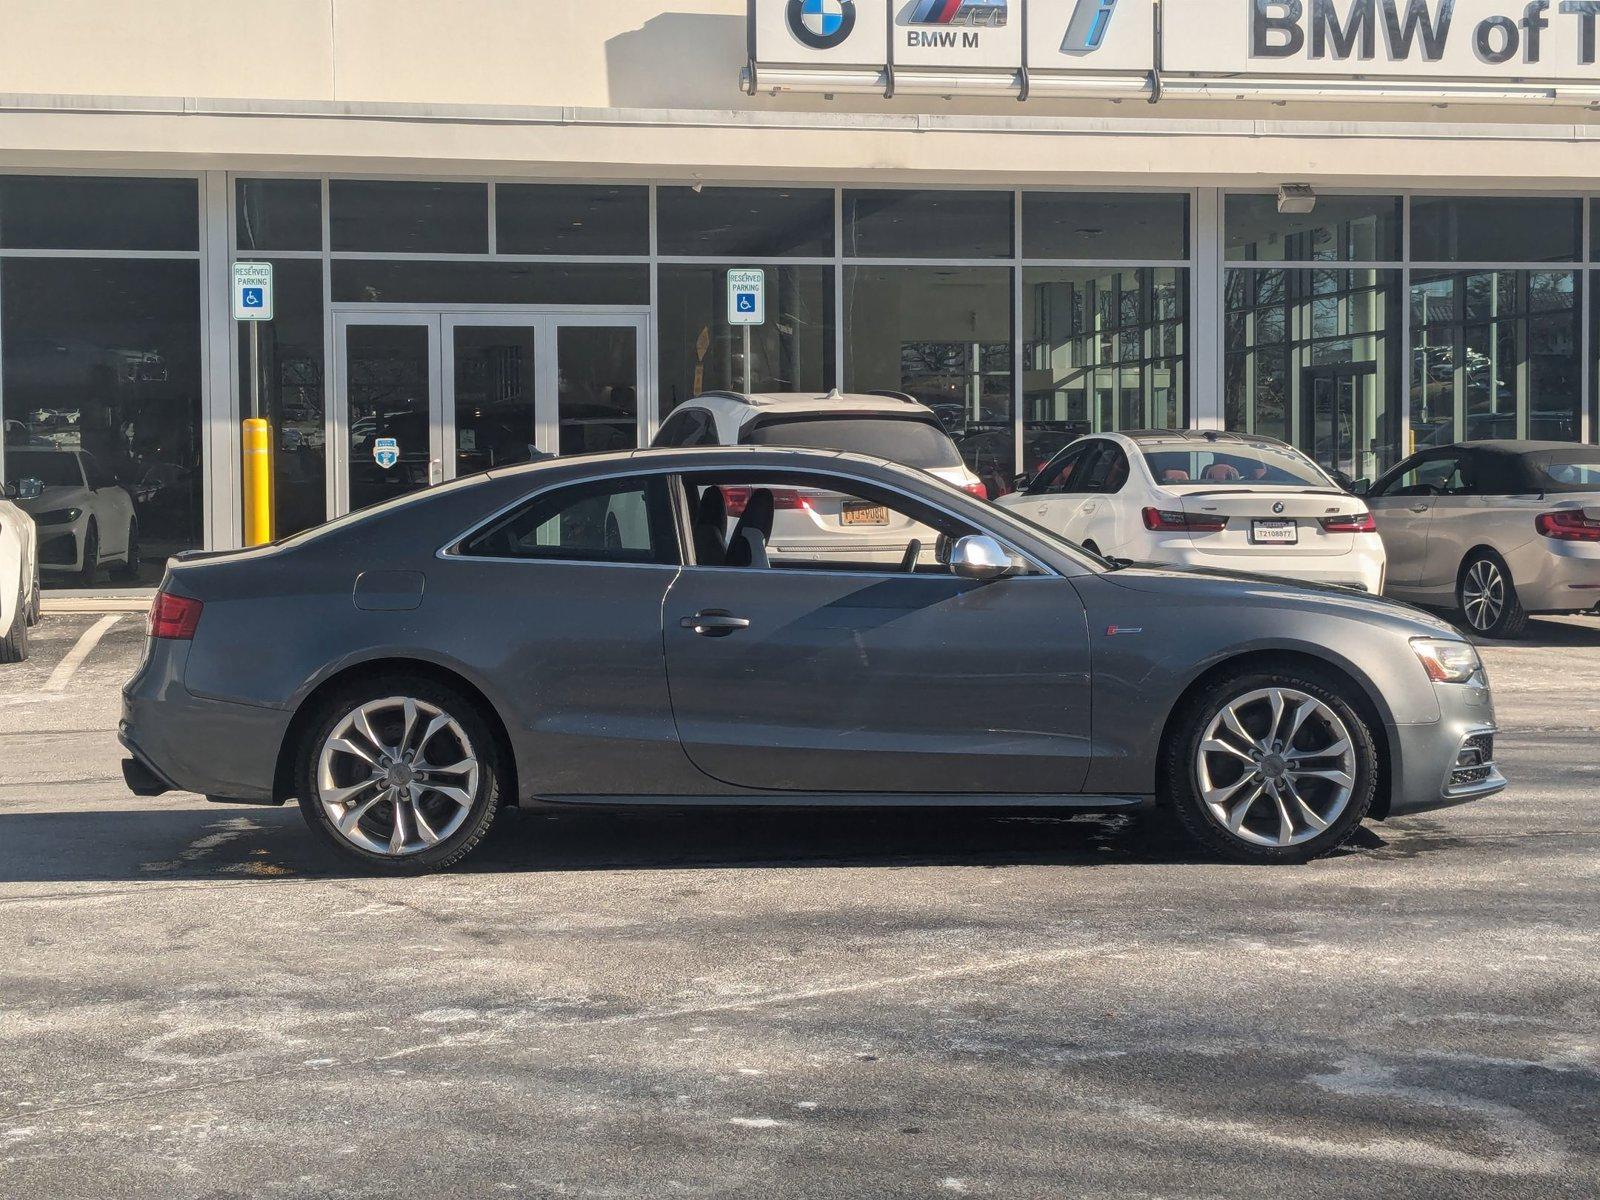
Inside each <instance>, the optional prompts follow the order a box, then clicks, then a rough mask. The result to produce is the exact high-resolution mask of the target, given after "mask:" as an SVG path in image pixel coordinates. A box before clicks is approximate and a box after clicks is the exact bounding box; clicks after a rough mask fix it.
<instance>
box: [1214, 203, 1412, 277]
mask: <svg viewBox="0 0 1600 1200" xmlns="http://www.w3.org/2000/svg"><path fill="white" fill-rule="evenodd" d="M1401 211H1402V209H1401V201H1400V197H1399V196H1318V197H1317V207H1316V208H1315V210H1313V211H1312V212H1309V213H1280V212H1279V211H1278V197H1277V196H1276V194H1273V195H1230V196H1229V197H1228V198H1227V201H1226V216H1225V221H1226V226H1227V228H1226V233H1225V235H1224V236H1225V240H1226V246H1227V257H1228V259H1229V261H1230V262H1392V261H1395V260H1397V259H1399V258H1400V255H1401V246H1400V227H1401Z"/></svg>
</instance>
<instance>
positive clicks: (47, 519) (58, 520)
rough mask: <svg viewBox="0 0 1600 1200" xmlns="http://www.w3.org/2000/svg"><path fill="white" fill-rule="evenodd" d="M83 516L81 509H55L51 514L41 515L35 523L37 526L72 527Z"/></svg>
mask: <svg viewBox="0 0 1600 1200" xmlns="http://www.w3.org/2000/svg"><path fill="white" fill-rule="evenodd" d="M81 516H83V509H81V508H53V509H51V510H50V511H49V512H42V513H39V514H38V515H37V516H36V517H34V518H33V521H34V524H36V525H71V524H72V523H73V522H74V521H76V520H77V519H78V518H79V517H81Z"/></svg>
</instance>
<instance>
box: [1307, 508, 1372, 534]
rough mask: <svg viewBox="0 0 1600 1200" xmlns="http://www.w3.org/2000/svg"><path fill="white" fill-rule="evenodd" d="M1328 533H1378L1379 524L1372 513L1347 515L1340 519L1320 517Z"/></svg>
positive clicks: (1339, 517) (1319, 519)
mask: <svg viewBox="0 0 1600 1200" xmlns="http://www.w3.org/2000/svg"><path fill="white" fill-rule="evenodd" d="M1317 520H1318V521H1319V522H1320V523H1321V525H1322V528H1323V530H1324V532H1326V533H1377V532H1378V522H1377V521H1375V520H1373V518H1372V514H1371V513H1369V512H1368V513H1346V514H1344V515H1343V516H1338V517H1318V518H1317Z"/></svg>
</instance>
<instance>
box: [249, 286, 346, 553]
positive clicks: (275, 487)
mask: <svg viewBox="0 0 1600 1200" xmlns="http://www.w3.org/2000/svg"><path fill="white" fill-rule="evenodd" d="M273 288H274V291H275V292H276V296H275V300H276V303H275V305H274V308H273V319H272V320H271V321H261V322H255V323H254V324H255V325H256V327H257V328H258V329H259V330H260V332H259V335H258V336H259V338H260V363H261V388H260V396H261V412H260V413H259V414H258V415H260V416H262V417H265V418H266V420H267V422H268V424H270V425H271V427H272V502H273V523H272V530H273V536H274V537H287V536H288V535H289V534H291V533H298V532H299V531H300V530H302V529H309V528H311V526H313V525H320V524H321V523H322V522H323V521H324V520H326V519H327V512H328V506H327V493H326V478H327V434H326V427H325V425H324V422H323V415H324V411H325V408H324V406H325V404H326V402H327V401H326V396H327V391H326V387H325V378H326V375H325V371H324V353H323V341H322V263H321V262H320V261H308V260H306V259H282V260H279V261H277V262H275V263H274V264H273ZM238 334H239V400H240V408H241V410H242V411H243V412H244V413H245V414H246V415H251V414H250V397H251V392H250V323H246V322H240V327H239V330H238Z"/></svg>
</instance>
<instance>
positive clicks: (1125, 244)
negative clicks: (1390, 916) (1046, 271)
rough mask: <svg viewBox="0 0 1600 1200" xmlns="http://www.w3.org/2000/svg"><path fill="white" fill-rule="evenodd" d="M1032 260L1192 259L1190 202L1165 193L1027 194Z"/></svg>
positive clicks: (1025, 246)
mask: <svg viewBox="0 0 1600 1200" xmlns="http://www.w3.org/2000/svg"><path fill="white" fill-rule="evenodd" d="M1022 253H1023V255H1024V257H1027V258H1084V259H1110V258H1119V259H1131V260H1133V261H1135V262H1137V261H1139V260H1141V259H1181V258H1188V257H1189V197H1188V196H1187V195H1181V194H1179V195H1170V194H1169V195H1163V194H1160V193H1138V192H1134V193H1115V194H1109V193H1104V192H1024V193H1023V194H1022Z"/></svg>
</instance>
